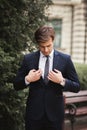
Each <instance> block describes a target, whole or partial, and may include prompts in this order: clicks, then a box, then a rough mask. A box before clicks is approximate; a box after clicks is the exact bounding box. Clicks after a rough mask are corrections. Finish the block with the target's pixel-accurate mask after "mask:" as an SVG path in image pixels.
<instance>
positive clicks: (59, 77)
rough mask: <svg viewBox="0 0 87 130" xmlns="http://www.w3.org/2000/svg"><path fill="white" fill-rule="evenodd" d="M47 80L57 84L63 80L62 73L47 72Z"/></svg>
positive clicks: (56, 71)
mask: <svg viewBox="0 0 87 130" xmlns="http://www.w3.org/2000/svg"><path fill="white" fill-rule="evenodd" d="M48 79H49V80H51V81H53V82H55V83H59V84H60V83H61V82H62V81H63V80H64V78H63V76H62V73H61V72H60V71H58V70H56V69H54V71H50V72H49V74H48Z"/></svg>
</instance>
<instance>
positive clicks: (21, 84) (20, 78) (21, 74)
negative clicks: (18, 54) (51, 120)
mask: <svg viewBox="0 0 87 130" xmlns="http://www.w3.org/2000/svg"><path fill="white" fill-rule="evenodd" d="M27 73H28V71H27V62H26V59H25V56H24V59H23V62H22V64H21V67H20V68H19V70H18V72H17V75H16V77H15V79H14V81H13V85H14V88H15V90H21V89H24V88H26V87H27V85H26V84H25V76H26V75H27Z"/></svg>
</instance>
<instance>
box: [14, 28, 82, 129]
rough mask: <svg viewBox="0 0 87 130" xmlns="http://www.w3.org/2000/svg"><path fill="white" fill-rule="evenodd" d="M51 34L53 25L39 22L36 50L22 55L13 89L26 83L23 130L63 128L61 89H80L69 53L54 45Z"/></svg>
mask: <svg viewBox="0 0 87 130" xmlns="http://www.w3.org/2000/svg"><path fill="white" fill-rule="evenodd" d="M54 37H55V32H54V29H53V28H52V27H48V26H42V27H40V28H39V29H37V30H36V32H35V39H36V42H37V44H38V47H39V50H38V51H36V52H33V53H30V54H27V55H25V56H24V60H23V62H22V65H21V67H20V69H19V71H18V73H17V76H16V78H15V81H14V88H15V89H16V90H20V89H24V88H26V87H29V96H28V99H27V106H26V118H25V126H26V130H62V129H63V121H64V99H63V91H71V92H78V91H79V90H80V86H79V80H78V77H77V74H76V71H75V68H74V65H73V63H72V61H71V59H70V56H69V55H66V54H63V53H60V52H58V51H56V50H54V49H53V41H54Z"/></svg>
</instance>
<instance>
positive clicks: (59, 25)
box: [48, 19, 62, 48]
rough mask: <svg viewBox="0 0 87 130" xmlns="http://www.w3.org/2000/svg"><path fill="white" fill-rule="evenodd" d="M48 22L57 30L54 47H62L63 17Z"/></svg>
mask: <svg viewBox="0 0 87 130" xmlns="http://www.w3.org/2000/svg"><path fill="white" fill-rule="evenodd" d="M48 24H49V25H51V26H52V27H53V28H54V30H55V40H54V48H61V30H62V19H52V20H49V23H48Z"/></svg>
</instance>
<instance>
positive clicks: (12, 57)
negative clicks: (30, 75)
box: [0, 0, 52, 130]
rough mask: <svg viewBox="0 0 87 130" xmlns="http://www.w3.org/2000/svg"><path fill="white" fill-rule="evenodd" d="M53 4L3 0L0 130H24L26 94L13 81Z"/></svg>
mask: <svg viewBox="0 0 87 130" xmlns="http://www.w3.org/2000/svg"><path fill="white" fill-rule="evenodd" d="M51 3H52V2H51V0H44V1H43V0H0V130H23V129H24V111H25V99H26V96H25V94H26V93H23V92H21V91H20V92H15V90H14V88H13V84H12V83H13V79H14V76H15V74H16V72H17V70H18V67H19V64H20V62H19V61H21V58H22V57H23V53H22V52H23V51H26V50H27V49H28V51H33V50H34V49H35V47H34V46H35V44H34V43H35V42H34V39H33V34H34V32H35V30H36V29H37V28H38V26H40V25H42V24H44V23H45V20H46V19H47V17H46V16H45V9H46V8H48V6H49V5H50V4H51Z"/></svg>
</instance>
